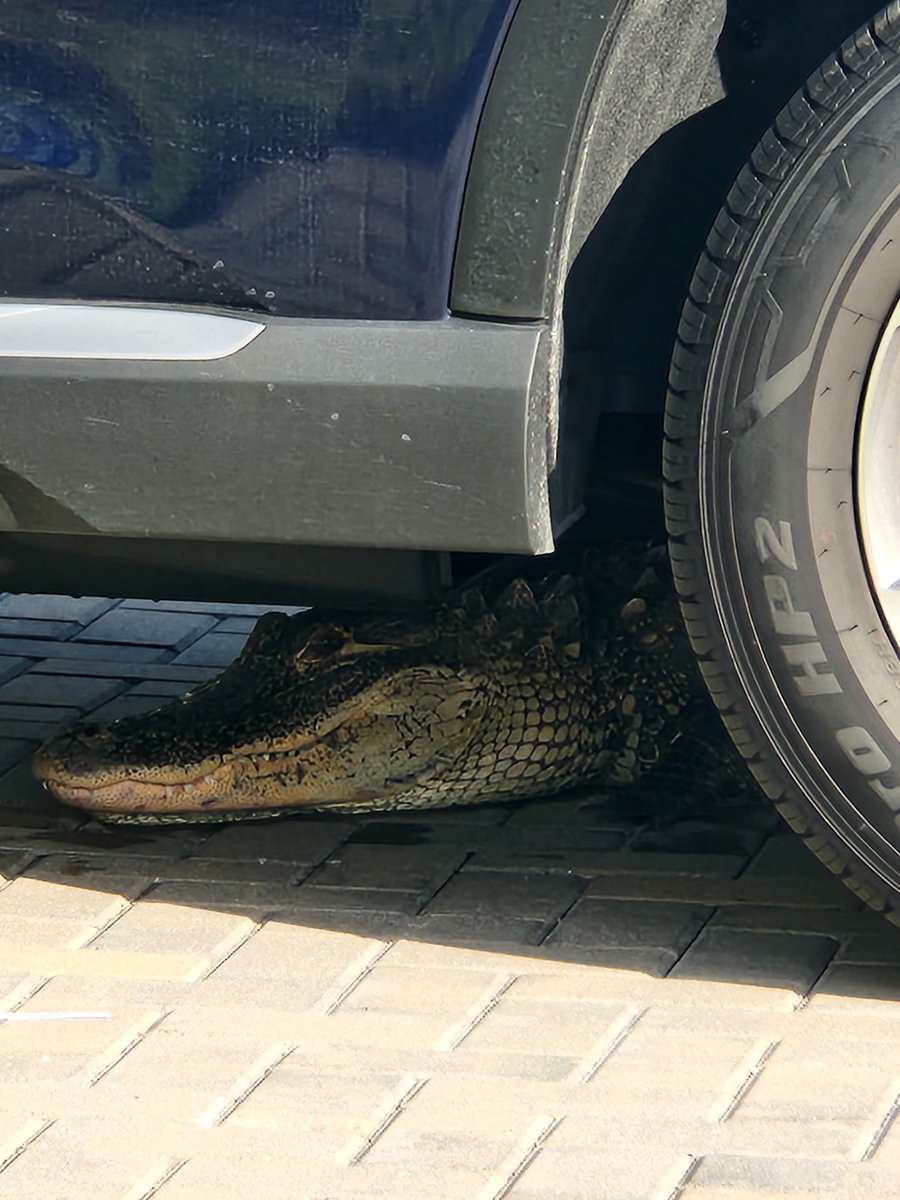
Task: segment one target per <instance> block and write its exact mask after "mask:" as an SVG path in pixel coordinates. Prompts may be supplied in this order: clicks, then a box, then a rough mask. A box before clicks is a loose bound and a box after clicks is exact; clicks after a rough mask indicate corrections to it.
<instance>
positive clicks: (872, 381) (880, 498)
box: [856, 303, 900, 646]
mask: <svg viewBox="0 0 900 1200" xmlns="http://www.w3.org/2000/svg"><path fill="white" fill-rule="evenodd" d="M856 494H857V506H858V513H859V525H860V531H861V534H862V543H863V551H864V553H865V557H866V562H867V565H868V569H869V578H870V579H871V582H872V589H873V591H874V593H875V599H876V600H877V602H878V604H879V605H880V607H881V610H882V613H883V614H884V618H885V620H886V622H887V624H888V626H889V628H890V631H891V636H892V637H893V639H894V643H895V645H898V646H900V303H898V304H897V306H896V307H895V308H894V310H893V312H892V313H891V315H890V318H889V320H888V323H887V326H886V328H885V331H884V333H883V334H882V337H881V341H880V342H879V344H878V348H877V350H876V352H875V357H874V359H873V361H872V370H871V373H870V376H869V382H868V385H867V386H866V390H865V394H864V397H863V408H862V419H861V421H860V426H859V444H858V451H857V462H856Z"/></svg>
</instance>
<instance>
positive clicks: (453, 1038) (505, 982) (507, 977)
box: [434, 974, 516, 1053]
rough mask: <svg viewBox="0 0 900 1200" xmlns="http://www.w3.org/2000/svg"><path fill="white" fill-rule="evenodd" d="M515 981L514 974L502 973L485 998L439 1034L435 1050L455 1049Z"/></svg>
mask: <svg viewBox="0 0 900 1200" xmlns="http://www.w3.org/2000/svg"><path fill="white" fill-rule="evenodd" d="M515 982H516V976H515V975H513V974H504V975H502V976H501V977H500V980H499V982H498V983H496V984H494V985H493V986H492V987H491V988H490V989H489V990H488V994H487V997H486V999H484V1000H478V1001H476V1002H475V1003H474V1004H473V1005H471V1006H470V1008H469V1009H468V1011H467V1012H466V1015H465V1016H464V1017H463V1018H462V1020H461V1021H457V1022H456V1023H454V1024H453V1025H451V1026H450V1028H449V1029H447V1030H446V1031H445V1032H444V1033H442V1034H441V1036H440V1037H439V1038H438V1039H437V1041H436V1042H435V1044H434V1048H435V1050H438V1051H441V1052H442V1053H446V1052H449V1051H450V1050H455V1049H456V1047H457V1046H459V1045H460V1043H461V1042H463V1041H465V1039H466V1038H467V1037H468V1036H469V1034H470V1033H472V1031H473V1030H474V1029H476V1028H477V1027H478V1026H479V1025H480V1024H481V1022H482V1021H483V1020H484V1019H485V1017H487V1016H488V1014H489V1013H491V1012H493V1010H494V1009H495V1008H496V1007H497V1005H498V1004H499V1003H500V1001H501V1000H502V998H503V997H504V996H505V995H506V993H507V992H508V991H509V989H510V988H511V987H512V986H513V984H514V983H515Z"/></svg>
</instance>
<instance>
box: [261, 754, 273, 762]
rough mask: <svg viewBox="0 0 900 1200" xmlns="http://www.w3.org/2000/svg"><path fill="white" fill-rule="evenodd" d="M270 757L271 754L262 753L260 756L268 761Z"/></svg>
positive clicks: (264, 760)
mask: <svg viewBox="0 0 900 1200" xmlns="http://www.w3.org/2000/svg"><path fill="white" fill-rule="evenodd" d="M271 757H272V755H271V754H264V755H263V756H262V760H263V762H268V761H269V759H270V758H271Z"/></svg>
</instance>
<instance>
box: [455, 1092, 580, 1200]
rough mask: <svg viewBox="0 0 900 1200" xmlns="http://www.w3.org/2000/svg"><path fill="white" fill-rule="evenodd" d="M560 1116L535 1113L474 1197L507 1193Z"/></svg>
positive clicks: (498, 1199)
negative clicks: (535, 1115)
mask: <svg viewBox="0 0 900 1200" xmlns="http://www.w3.org/2000/svg"><path fill="white" fill-rule="evenodd" d="M564 1120H565V1117H561V1116H551V1115H549V1114H547V1113H541V1115H540V1116H538V1117H536V1118H535V1119H534V1121H532V1123H531V1124H530V1125H529V1127H528V1128H527V1129H526V1131H525V1133H524V1134H523V1135H522V1137H521V1138H520V1139H519V1140H518V1142H517V1143H516V1146H515V1147H514V1148H513V1150H512V1151H511V1152H510V1153H509V1154H508V1155H507V1157H506V1158H505V1159H504V1161H503V1162H502V1163H501V1164H500V1167H499V1168H498V1170H497V1171H496V1172H495V1174H494V1175H493V1176H492V1177H491V1178H490V1179H489V1180H488V1181H487V1183H486V1184H485V1185H484V1187H483V1188H481V1189H479V1191H478V1194H477V1196H476V1197H475V1200H503V1197H504V1196H508V1195H509V1193H510V1192H511V1191H512V1189H513V1188H514V1187H515V1185H516V1183H517V1182H518V1180H519V1179H521V1177H522V1176H523V1175H524V1174H525V1172H526V1171H527V1170H528V1168H529V1167H530V1166H531V1164H532V1163H533V1162H534V1160H535V1159H536V1158H537V1156H538V1155H539V1154H540V1152H541V1151H542V1150H543V1148H544V1146H545V1144H546V1142H547V1139H548V1138H549V1137H550V1136H551V1135H552V1133H553V1131H554V1130H555V1129H558V1128H559V1126H560V1125H561V1124H562V1123H563V1121H564Z"/></svg>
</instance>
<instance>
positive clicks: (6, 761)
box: [0, 738, 40, 771]
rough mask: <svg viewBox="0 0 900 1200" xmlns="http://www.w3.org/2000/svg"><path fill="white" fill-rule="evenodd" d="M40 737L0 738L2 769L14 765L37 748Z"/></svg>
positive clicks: (0, 765) (0, 769)
mask: <svg viewBox="0 0 900 1200" xmlns="http://www.w3.org/2000/svg"><path fill="white" fill-rule="evenodd" d="M39 742H40V738H34V739H31V738H0V771H5V770H6V769H7V768H8V767H13V766H15V765H16V763H18V762H21V760H22V759H23V758H25V757H27V755H29V754H31V753H32V751H34V750H35V749H37V746H38V744H39Z"/></svg>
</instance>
